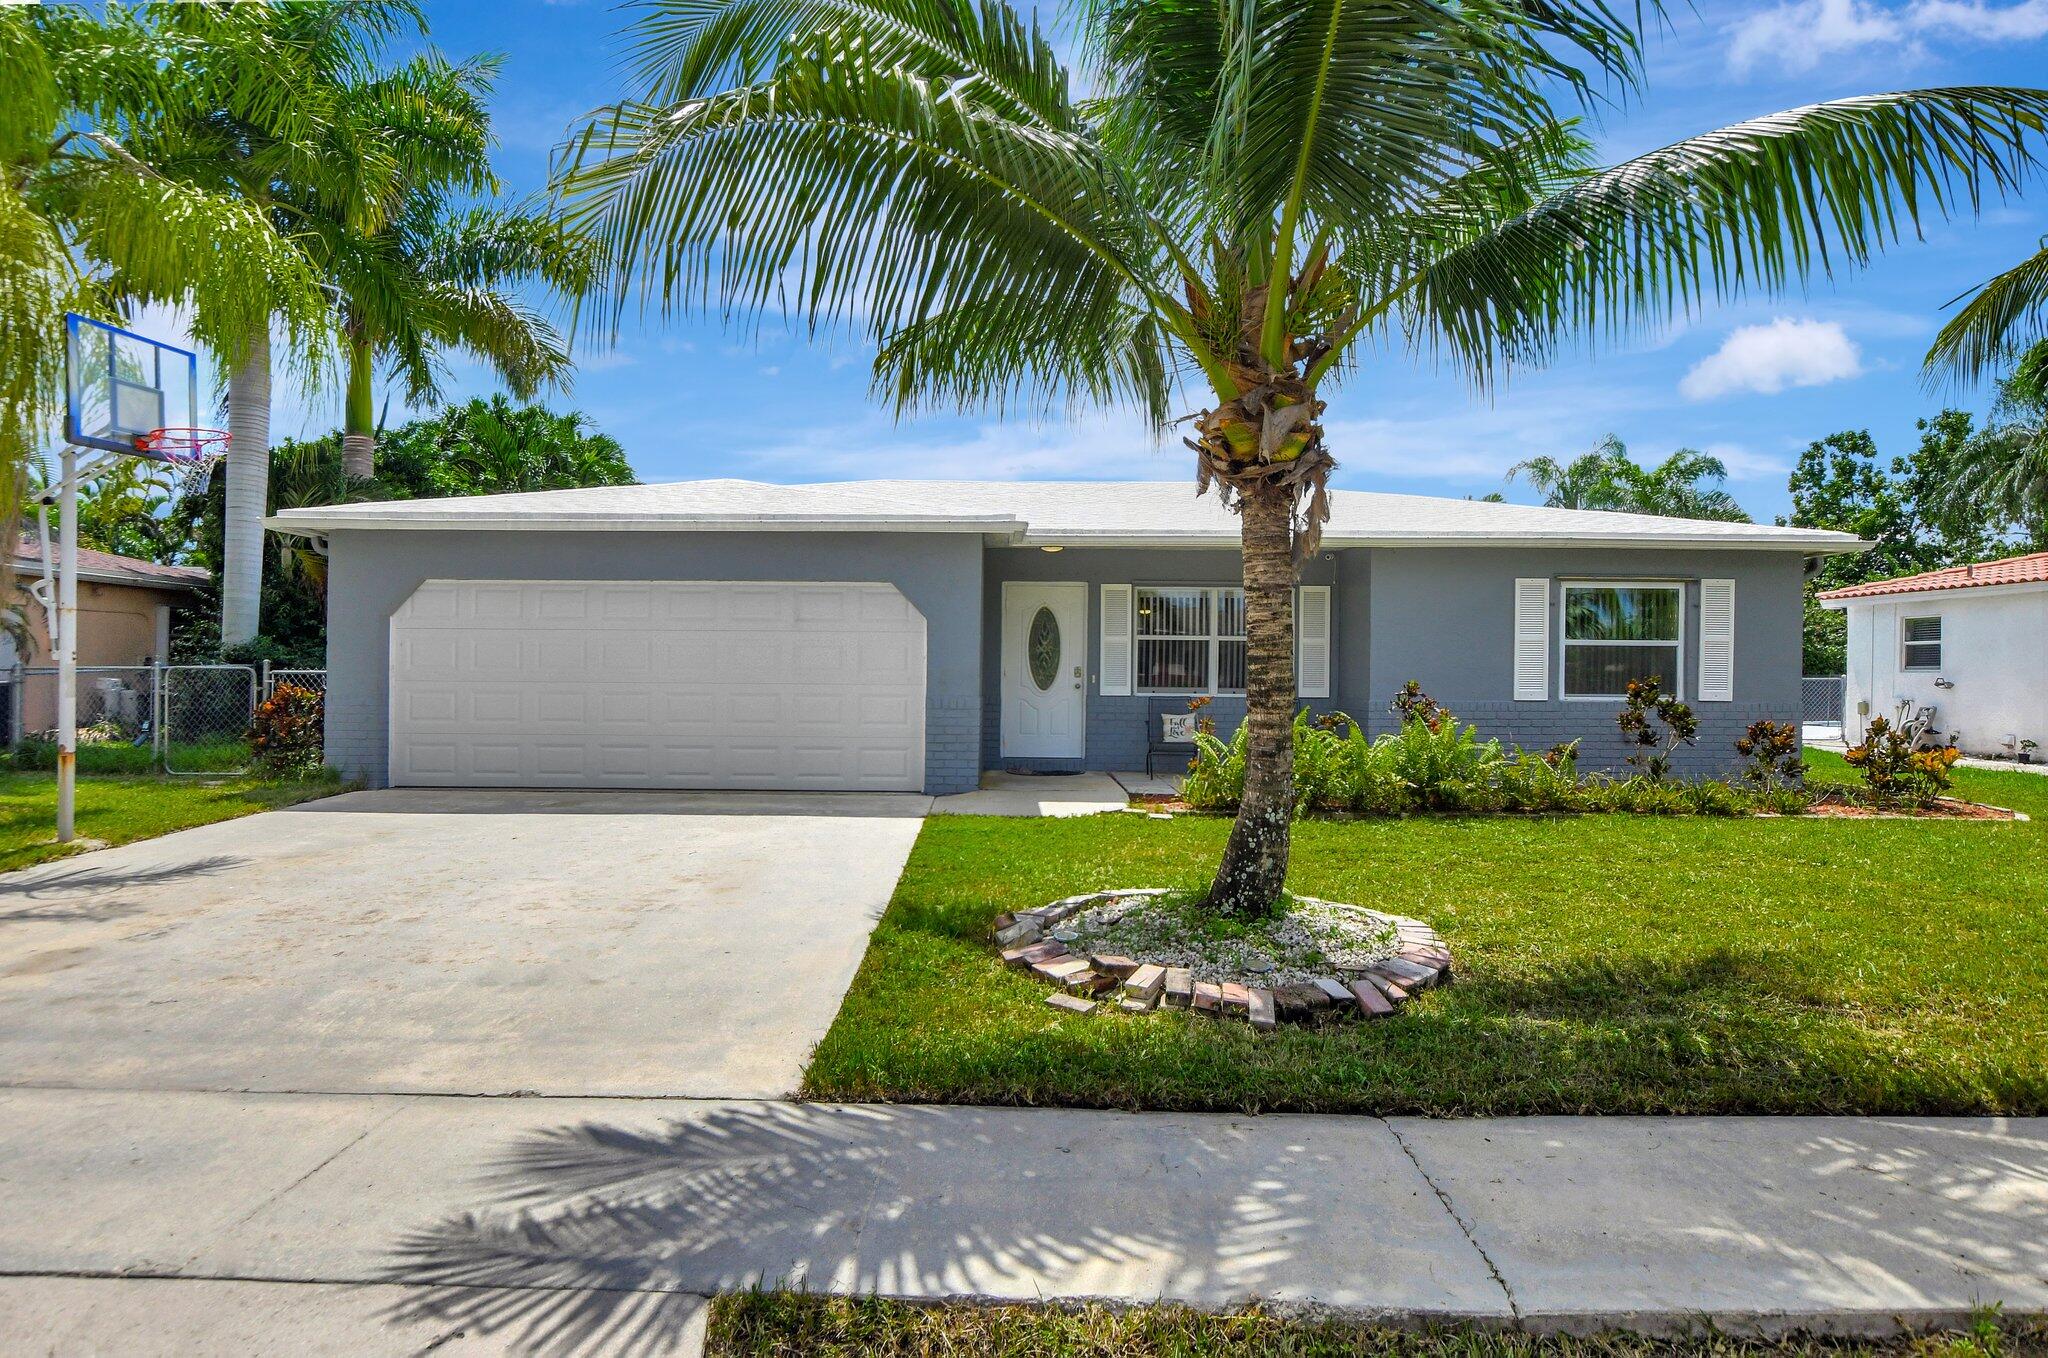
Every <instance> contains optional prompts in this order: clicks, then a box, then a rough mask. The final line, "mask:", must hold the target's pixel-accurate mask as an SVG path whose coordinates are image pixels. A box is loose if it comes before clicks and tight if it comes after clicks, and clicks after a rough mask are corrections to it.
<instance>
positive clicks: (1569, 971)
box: [803, 754, 2048, 1115]
mask: <svg viewBox="0 0 2048 1358" xmlns="http://www.w3.org/2000/svg"><path fill="white" fill-rule="evenodd" d="M1810 761H1811V763H1812V765H1813V768H1814V773H1815V776H1816V777H1819V778H1822V779H1841V778H1846V777H1848V776H1849V771H1848V770H1847V768H1846V766H1844V765H1843V764H1842V761H1841V760H1840V759H1839V757H1836V756H1833V755H1825V754H1813V755H1811V756H1810ZM1956 782H1957V790H1958V792H1959V794H1960V795H1962V796H1965V797H1970V798H1974V799H1976V800H1980V801H1986V802H1992V803H1996V804H1998V805H2001V806H2007V807H2012V808H2015V809H2018V810H2021V811H2025V812H2027V813H2028V814H2029V815H2031V816H2032V817H2033V818H2034V819H2033V820H2032V821H2031V822H2030V823H2014V822H1985V821H1969V822H1966V821H1939V820H1834V819H1820V818H1810V819H1809V818H1797V817H1787V818H1781V819H1739V820H1727V819H1714V818H1703V817H1673V818H1658V817H1640V816H1584V817H1558V818H1524V817H1462V818H1428V817H1417V818H1412V819H1406V820H1385V821H1357V822H1348V823H1332V822H1309V823H1305V824H1303V825H1302V826H1301V827H1300V828H1299V830H1298V832H1297V836H1296V840H1295V851H1294V859H1293V871H1292V874H1291V879H1290V881H1291V885H1292V886H1293V887H1295V888H1296V889H1297V890H1300V891H1303V892H1306V893H1308V894H1311V895H1315V896H1322V897H1326V898H1330V899H1335V900H1346V901H1356V902H1360V903H1363V904H1367V905H1374V906H1381V907H1385V908H1390V909H1393V910H1397V911H1400V912H1402V913H1406V914H1412V915H1416V916H1419V917H1420V918H1422V919H1425V920H1428V921H1429V922H1430V923H1432V924H1434V925H1435V926H1436V927H1437V928H1438V929H1440V930H1441V931H1442V932H1443V934H1444V936H1445V937H1446V939H1447V940H1448V941H1449V943H1450V945H1451V948H1452V950H1453V952H1454V954H1455V956H1456V965H1457V973H1458V980H1457V983H1456V984H1455V985H1453V986H1451V987H1449V988H1447V989H1445V990H1442V991H1431V992H1427V993H1425V994H1424V995H1423V996H1422V997H1420V998H1419V999H1418V1000H1417V1001H1416V1002H1415V1003H1414V1004H1413V1005H1411V1007H1410V1009H1409V1010H1408V1012H1407V1013H1405V1014H1403V1015H1401V1016H1400V1017H1399V1018H1396V1019H1394V1020H1391V1021H1387V1022H1380V1023H1371V1024H1349V1025H1343V1026H1336V1027H1330V1028H1325V1029H1308V1028H1293V1027H1291V1026H1283V1028H1282V1030H1281V1031H1280V1032H1278V1033H1274V1034H1270V1035H1265V1036H1257V1035H1254V1034H1253V1033H1252V1032H1251V1031H1250V1030H1249V1029H1248V1028H1247V1027H1246V1026H1245V1025H1242V1024H1235V1023H1222V1022H1214V1021H1210V1020H1207V1019H1203V1018H1197V1017H1193V1016H1190V1015H1188V1014H1186V1013H1184V1012H1178V1011H1170V1012H1166V1013H1158V1014H1150V1015H1143V1016H1134V1015H1129V1014H1122V1013H1116V1012H1109V1011H1104V1012H1097V1013H1094V1014H1089V1015H1084V1016H1063V1015H1061V1014H1059V1013H1057V1012H1055V1011H1053V1010H1051V1009H1049V1008H1048V1007H1047V1006H1046V1004H1045V1003H1044V1000H1045V996H1046V994H1047V990H1046V987H1045V986H1044V985H1043V984H1042V983H1040V982H1038V981H1037V980H1035V979H1032V978H1030V977H1027V976H1024V975H1021V974H1019V973H1016V972H1009V971H1005V970H1004V969H1003V968H1002V966H1001V965H1000V964H999V962H998V960H997V959H996V957H995V956H994V953H993V952H992V951H991V949H990V948H989V946H988V941H987V939H988V927H989V922H990V920H991V919H992V918H993V917H994V916H995V915H996V914H997V913H998V912H999V911H1002V910H1006V909H1016V908H1021V907H1025V906H1031V905H1038V904H1043V903H1044V902H1046V901H1049V900H1052V899H1054V898H1056V897H1059V896H1063V895H1066V894H1068V893H1070V892H1076V891H1084V890H1093V889H1100V888H1106V887H1113V886H1170V887H1193V888H1199V887H1200V886H1201V885H1203V883H1204V882H1205V881H1206V877H1207V874H1208V873H1209V872H1210V871H1212V870H1213V868H1214V865H1215V863H1216V859H1217V855H1218V854H1219V853H1220V851H1221V849H1222V846H1223V839H1224V835H1225V833H1226V832H1227V831H1228V828H1229V826H1228V823H1227V822H1225V821H1222V820H1219V819H1211V818H1205V817H1179V818H1176V819H1174V820H1171V821H1155V820H1149V819H1146V818H1144V817H1140V816H1130V815H1107V816H1094V817H1084V818H1076V819H1069V820H1031V819H1001V818H995V817H952V816H940V817H933V818H932V819H931V820H929V821H928V822H927V823H926V825H925V828H924V831H923V833H922V834H921V835H920V837H919V839H918V842H917V846H916V848H915V849H914V850H913V852H912V854H911V857H910V861H909V863H908V864H907V866H906V867H905V869H904V873H903V877H902V880H901V881H900V882H899V883H898V885H897V889H896V893H895V897H894V899H893V900H892V902H891V904H890V906H889V908H888V910H887V912H886V913H885V914H884V916H883V918H882V920H881V922H880V924H879V926H878V927H877V929H876V930H875V934H874V937H873V940H872V942H871V943H870V945H869V948H868V953H867V956H866V958H865V959H864V961H863V962H862V965H861V968H860V972H859V975H858V976H857V977H856V979H855V981H854V984H853V987H852V989H851V990H850V991H849V993H848V995H847V997H846V1000H845V1002H844V1003H843V1005H842V1006H841V1009H840V1012H839V1015H838V1018H837V1020H836V1021H835V1022H834V1023H833V1025H832V1028H831V1030H830V1032H828V1033H827V1035H826V1037H825V1039H824V1041H823V1042H822V1043H821V1044H820V1045H819V1047H818V1049H817V1052H816V1053H815V1055H814V1057H813V1059H812V1062H811V1065H810V1068H809V1070H808V1071H807V1072H806V1074H805V1078H804V1085H803V1092H804V1093H805V1094H806V1095H808V1096H811V1097H814V1098H820V1099H835V1100H855V1101H870V1100H872V1101H890V1100H894V1101H901V1102H922V1103H980V1104H1024V1105H1060V1106H1072V1107H1113V1108H1161V1109H1183V1110H1222V1111H1230V1110H1245V1111H1257V1110H1267V1111H1280V1110H1294V1111H1304V1112H1362V1113H1382V1114H1392V1113H1426V1114H1443V1115H1479V1114H1519V1113H1816V1114H1817V1113H1861V1114H1983V1113H2003V1114H2039V1113H2044V1112H2048V1061H2043V1059H2042V1056H2041V1053H2042V1052H2043V1051H2048V778H2041V777H2036V776H2033V775H2029V774H2024V773H2018V772H1995V771H1980V770H1974V769H1961V770H1958V771H1957V776H1956Z"/></svg>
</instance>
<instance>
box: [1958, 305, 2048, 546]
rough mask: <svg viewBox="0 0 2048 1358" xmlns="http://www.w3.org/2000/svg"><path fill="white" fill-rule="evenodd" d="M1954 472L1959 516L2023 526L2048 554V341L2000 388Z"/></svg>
mask: <svg viewBox="0 0 2048 1358" xmlns="http://www.w3.org/2000/svg"><path fill="white" fill-rule="evenodd" d="M1953 471H1954V474H1955V481H1954V484H1953V486H1952V488H1951V490H1950V501H1951V504H1952V506H1953V509H1954V512H1956V513H1959V514H1965V515H1968V516H1970V517H1971V518H1972V519H1973V520H1974V521H1977V522H1983V523H1994V524H2000V525H2011V524H2018V525H2019V526H2020V527H2021V528H2023V529H2024V530H2025V532H2026V535H2027V536H2028V537H2029V538H2030V539H2031V540H2032V544H2033V545H2034V546H2036V547H2042V548H2048V340H2041V341H2039V342H2037V343H2036V344H2035V345H2034V346H2033V347H2032V348H2031V349H2029V350H2028V351H2027V352H2026V353H2025V354H2024V355H2022V356H2021V358H2020V360H2019V362H2018V364H2016V365H2015V367H2014V369H2013V371H2012V374H2011V375H2010V376H2008V377H2007V378H2006V379H2005V381H2004V382H2003V383H2001V384H2000V386H1999V392H1998V404H1997V405H1996V406H1995V407H1994V408H1993V410H1992V417H1991V422H1990V423H1989V424H1988V425H1987V426H1986V427H1985V428H1984V429H1982V430H1980V431H1978V432H1977V433H1976V434H1973V435H1971V437H1970V438H1969V439H1968V440H1967V441H1966V442H1965V443H1964V444H1963V446H1962V448H1961V449H1960V450H1959V451H1958V452H1957V455H1956V460H1955V464H1954V468H1953Z"/></svg>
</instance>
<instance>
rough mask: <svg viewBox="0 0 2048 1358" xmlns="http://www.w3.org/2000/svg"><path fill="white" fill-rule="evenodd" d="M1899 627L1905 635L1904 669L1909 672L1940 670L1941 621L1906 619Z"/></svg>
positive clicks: (1934, 619) (1935, 619) (1938, 619)
mask: <svg viewBox="0 0 2048 1358" xmlns="http://www.w3.org/2000/svg"><path fill="white" fill-rule="evenodd" d="M1901 625H1902V626H1903V628H1904V630H1905V634H1906V662H1905V664H1906V668H1907V669H1909V670H1938V669H1940V668H1941V619H1940V618H1906V619H1904V620H1903V622H1902V624H1901Z"/></svg>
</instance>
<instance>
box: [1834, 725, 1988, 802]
mask: <svg viewBox="0 0 2048 1358" xmlns="http://www.w3.org/2000/svg"><path fill="white" fill-rule="evenodd" d="M1961 754H1962V751H1960V750H1958V749H1957V748H1956V747H1955V746H1953V745H1943V746H1937V747H1936V748H1933V749H1927V750H1916V749H1914V748H1913V738H1912V736H1910V735H1908V734H1907V733H1906V732H1904V731H1902V730H1900V729H1899V728H1898V727H1896V726H1893V725H1892V724H1891V723H1890V722H1889V721H1886V720H1885V719H1884V718H1883V717H1873V718H1871V721H1870V726H1869V728H1868V729H1867V730H1865V731H1864V733H1863V741H1862V743H1861V744H1858V745H1851V746H1850V747H1849V748H1848V749H1847V750H1844V751H1843V752H1842V758H1843V759H1844V760H1846V761H1847V762H1848V764H1849V767H1850V768H1853V769H1856V770H1859V771H1860V772H1861V773H1862V774H1863V782H1864V784H1865V786H1867V787H1868V788H1869V790H1870V795H1871V796H1872V797H1874V798H1875V799H1876V800H1877V801H1879V802H1883V803H1885V804H1887V805H1897V804H1904V803H1911V804H1913V805H1916V806H1917V805H1925V804H1926V803H1928V802H1931V801H1933V800H1934V799H1935V798H1937V797H1939V796H1940V795H1941V794H1942V793H1944V792H1946V791H1948V789H1949V784H1950V782H1951V781H1952V780H1951V779H1950V778H1949V768H1950V767H1951V766H1952V765H1953V764H1954V763H1955V762H1956V760H1957V758H1959V757H1960V756H1961Z"/></svg>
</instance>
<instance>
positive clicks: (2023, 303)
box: [1927, 236, 2048, 382]
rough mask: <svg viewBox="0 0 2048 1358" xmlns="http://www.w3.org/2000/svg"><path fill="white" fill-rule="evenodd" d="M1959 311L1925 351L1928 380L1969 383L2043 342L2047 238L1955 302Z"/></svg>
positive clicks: (2047, 313)
mask: <svg viewBox="0 0 2048 1358" xmlns="http://www.w3.org/2000/svg"><path fill="white" fill-rule="evenodd" d="M1958 300H1960V301H1962V303H1963V305H1962V307H1961V309H1960V310H1958V311H1957V312H1956V314H1955V315H1954V316H1953V317H1951V318H1950V319H1949V322H1948V324H1946V325H1944V326H1943V327H1942V328H1941V330H1940V333H1938V334H1936V335H1935V337H1934V344H1933V345H1932V346H1931V347H1930V348H1929V349H1928V351H1927V372H1928V375H1929V376H1930V377H1935V378H1940V377H1954V378H1957V379H1960V380H1961V381H1964V382H1974V381H1977V380H1979V379H1981V378H1984V377H1987V376H1989V375H1991V374H1992V373H1994V372H1998V371H2000V370H2002V369H2003V368H2004V367H2005V366H2006V365H2007V364H2008V363H2010V362H2011V361H2012V359H2013V356H2014V355H2015V354H2019V353H2023V352H2025V351H2027V350H2029V349H2032V350H2033V351H2034V352H2035V353H2038V352H2039V348H2038V346H2039V345H2040V344H2042V343H2044V342H2048V236H2044V237H2042V239H2041V248H2040V249H2038V250H2036V251H2034V253H2033V254H2031V255H2028V256H2027V257H2026V258H2025V259H2023V260H2021V261H2020V262H2019V263H2017V264H2015V265H2013V266H2012V267H2011V268H2010V269H2007V270H2006V271H2005V272H2004V273H2002V274H1999V275H1998V276H1997V277H1996V278H1993V279H1991V280H1990V281H1989V282H1987V283H1985V284H1984V286H1983V287H1981V288H1979V289H1977V291H1976V292H1975V293H1973V294H1970V295H1969V296H1967V297H1964V298H1960V299H1958Z"/></svg>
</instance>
